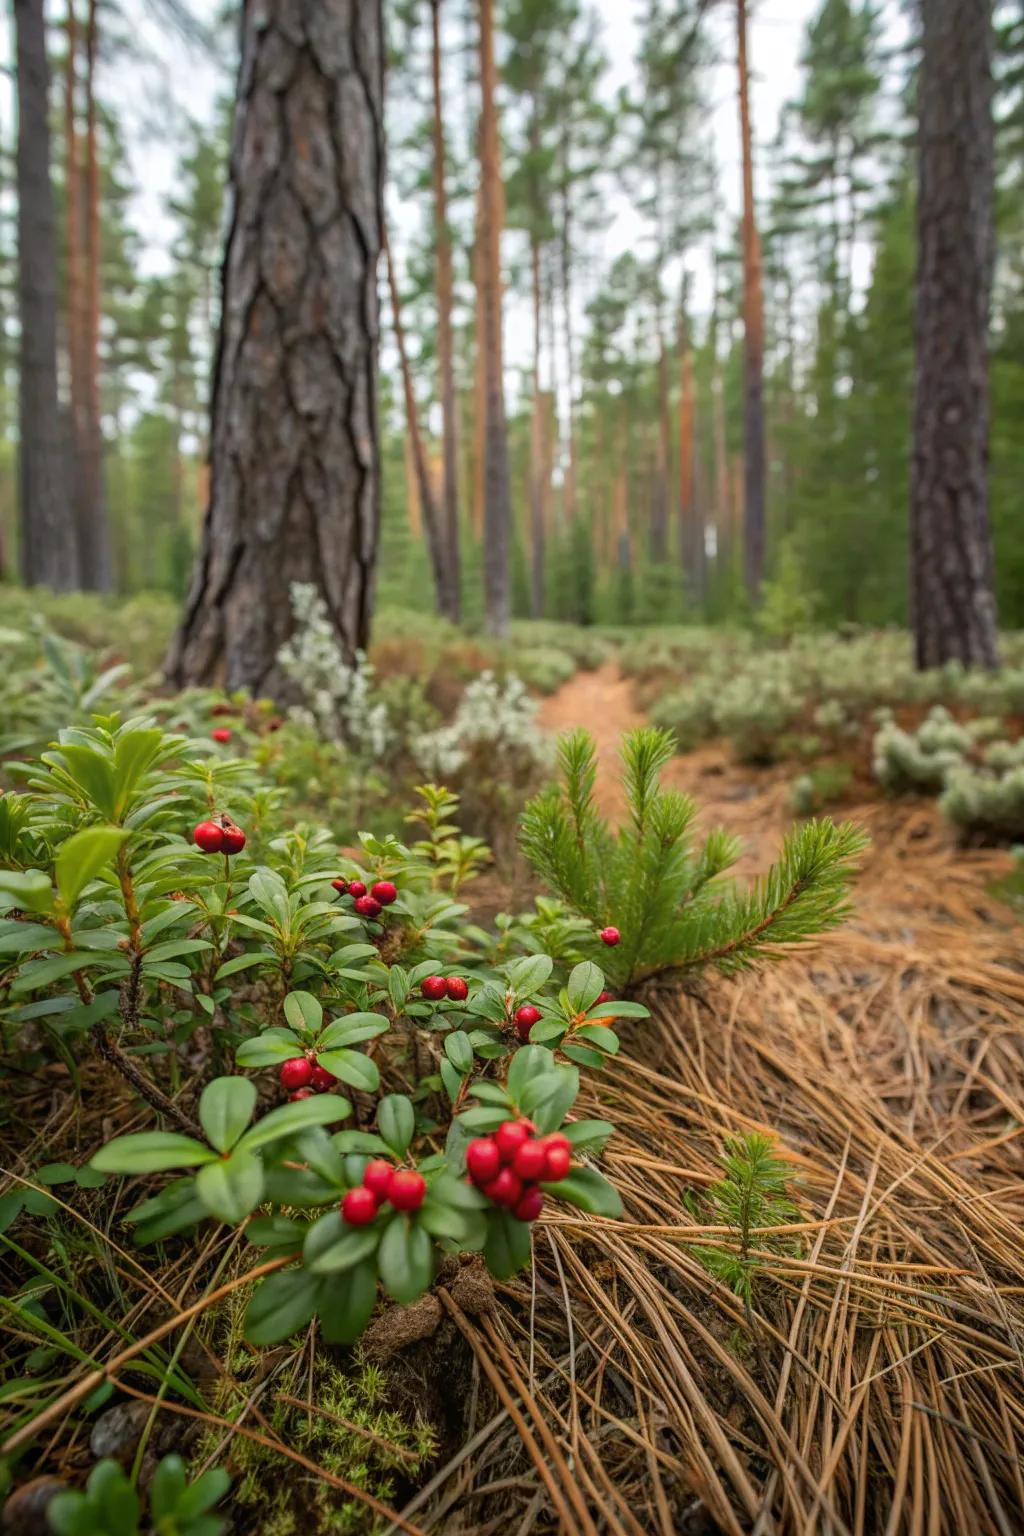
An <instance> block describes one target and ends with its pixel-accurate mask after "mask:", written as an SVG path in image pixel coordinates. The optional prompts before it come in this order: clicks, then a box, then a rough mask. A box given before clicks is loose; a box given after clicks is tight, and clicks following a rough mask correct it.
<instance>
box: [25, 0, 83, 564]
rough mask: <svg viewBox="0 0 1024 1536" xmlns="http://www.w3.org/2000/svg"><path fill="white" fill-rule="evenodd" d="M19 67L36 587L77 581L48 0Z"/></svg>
mask: <svg viewBox="0 0 1024 1536" xmlns="http://www.w3.org/2000/svg"><path fill="white" fill-rule="evenodd" d="M14 20H15V26H16V29H17V55H18V58H17V68H18V303H19V306H20V317H21V343H20V347H21V351H20V404H19V414H20V444H19V465H18V469H19V487H20V497H21V571H22V576H23V578H24V580H25V582H26V583H27V584H29V585H36V584H39V585H43V586H48V587H53V588H54V590H55V591H58V592H64V591H67V590H68V589H69V588H71V587H74V586H75V585H76V583H77V575H78V570H77V558H76V556H77V548H78V546H77V541H76V538H75V530H74V526H73V524H72V521H71V511H70V507H69V504H68V483H67V474H66V463H65V458H64V441H63V434H62V432H61V427H60V415H59V411H58V406H57V219H56V213H55V210H54V201H53V184H52V182H51V180H50V121H49V113H48V103H49V89H50V68H49V63H48V60H47V56H46V24H45V20H44V15H43V0H15V4H14Z"/></svg>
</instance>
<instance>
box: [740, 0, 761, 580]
mask: <svg viewBox="0 0 1024 1536" xmlns="http://www.w3.org/2000/svg"><path fill="white" fill-rule="evenodd" d="M736 48H737V69H738V92H737V94H738V99H739V113H740V149H741V153H742V160H743V448H744V526H743V573H744V577H745V580H746V585H747V594H748V596H749V597H750V599H751V601H752V602H756V601H757V599H758V597H759V596H760V592H761V583H762V581H763V579H764V565H765V537H766V527H765V500H766V487H765V446H764V293H763V290H762V274H761V236H760V233H759V231H758V227H757V209H756V207H755V203H754V142H753V128H752V126H751V115H750V65H749V62H748V36H747V0H736Z"/></svg>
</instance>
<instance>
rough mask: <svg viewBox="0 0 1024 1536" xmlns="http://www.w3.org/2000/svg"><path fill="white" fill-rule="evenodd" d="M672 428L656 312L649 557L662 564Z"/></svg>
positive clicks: (665, 552)
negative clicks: (654, 443) (655, 411)
mask: <svg viewBox="0 0 1024 1536" xmlns="http://www.w3.org/2000/svg"><path fill="white" fill-rule="evenodd" d="M671 434H672V428H671V423H670V419H669V390H668V353H667V351H666V348H665V339H664V336H663V335H662V329H661V315H660V314H659V315H658V437H657V447H656V451H655V459H654V495H653V497H652V498H651V559H652V561H653V562H654V563H655V565H663V564H664V563H665V562H666V561H667V559H668V499H669V493H668V479H669V458H670V456H671Z"/></svg>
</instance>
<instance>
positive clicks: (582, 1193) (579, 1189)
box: [543, 1168, 622, 1216]
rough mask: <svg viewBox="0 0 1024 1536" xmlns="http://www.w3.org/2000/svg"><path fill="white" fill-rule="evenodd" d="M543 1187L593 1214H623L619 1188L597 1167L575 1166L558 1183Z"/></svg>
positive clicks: (551, 1193) (550, 1193)
mask: <svg viewBox="0 0 1024 1536" xmlns="http://www.w3.org/2000/svg"><path fill="white" fill-rule="evenodd" d="M543 1188H544V1189H545V1191H546V1192H547V1193H548V1194H549V1195H555V1196H557V1198H558V1199H559V1200H567V1201H568V1202H569V1204H570V1205H575V1206H578V1207H579V1209H580V1210H581V1211H589V1212H590V1214H591V1215H593V1216H621V1215H622V1199H621V1196H620V1195H619V1192H618V1190H617V1189H616V1188H615V1187H614V1185H612V1184H609V1182H608V1180H607V1179H606V1178H605V1177H604V1175H603V1174H600V1173H598V1171H597V1169H596V1168H573V1169H571V1170H570V1171H569V1173H567V1174H566V1176H565V1178H564V1179H560V1180H559V1181H558V1183H557V1184H545V1185H544V1186H543Z"/></svg>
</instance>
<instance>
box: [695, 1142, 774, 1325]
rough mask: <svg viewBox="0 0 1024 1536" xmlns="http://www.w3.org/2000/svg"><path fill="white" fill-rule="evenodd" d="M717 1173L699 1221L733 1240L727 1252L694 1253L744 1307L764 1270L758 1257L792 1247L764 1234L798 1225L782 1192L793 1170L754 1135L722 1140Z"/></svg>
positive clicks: (699, 1251) (713, 1249)
mask: <svg viewBox="0 0 1024 1536" xmlns="http://www.w3.org/2000/svg"><path fill="white" fill-rule="evenodd" d="M722 1170H723V1174H722V1178H721V1179H719V1180H718V1181H717V1183H715V1184H711V1185H710V1186H709V1187H708V1189H707V1191H706V1195H705V1203H704V1217H705V1219H706V1220H707V1221H708V1222H709V1224H710V1225H711V1226H716V1227H718V1226H727V1227H730V1228H731V1229H732V1231H733V1233H734V1240H733V1242H732V1243H730V1245H729V1247H727V1248H700V1249H698V1250H697V1254H698V1257H699V1258H700V1261H701V1263H702V1264H703V1265H704V1266H705V1268H707V1269H708V1270H710V1272H711V1273H712V1274H713V1275H714V1276H715V1278H716V1279H718V1280H721V1281H722V1282H723V1283H724V1284H725V1285H727V1286H728V1287H729V1289H730V1290H732V1291H735V1293H736V1295H737V1296H740V1297H742V1298H743V1301H744V1304H745V1305H746V1306H748V1307H749V1306H750V1302H751V1298H752V1295H753V1289H754V1284H755V1281H756V1279H757V1275H758V1273H759V1271H760V1270H761V1269H762V1268H763V1266H764V1259H763V1258H761V1257H759V1255H762V1254H765V1253H792V1252H793V1251H794V1249H795V1247H796V1244H795V1243H794V1240H793V1238H792V1236H791V1235H789V1234H786V1233H773V1232H771V1231H770V1230H765V1229H770V1228H772V1227H785V1226H788V1225H790V1224H791V1223H792V1222H794V1221H798V1220H799V1217H800V1212H799V1210H798V1208H797V1207H796V1205H794V1203H793V1201H792V1200H791V1199H790V1198H789V1193H788V1191H789V1182H790V1179H791V1178H792V1175H793V1170H792V1168H791V1166H790V1165H789V1164H788V1163H786V1162H784V1161H783V1160H782V1158H780V1157H778V1156H777V1155H776V1144H775V1142H774V1140H773V1139H772V1137H770V1136H765V1135H763V1134H762V1133H760V1132H757V1131H753V1132H750V1133H749V1134H748V1135H746V1136H736V1137H730V1138H729V1139H728V1140H727V1141H726V1143H725V1151H724V1152H723V1154H722Z"/></svg>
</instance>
